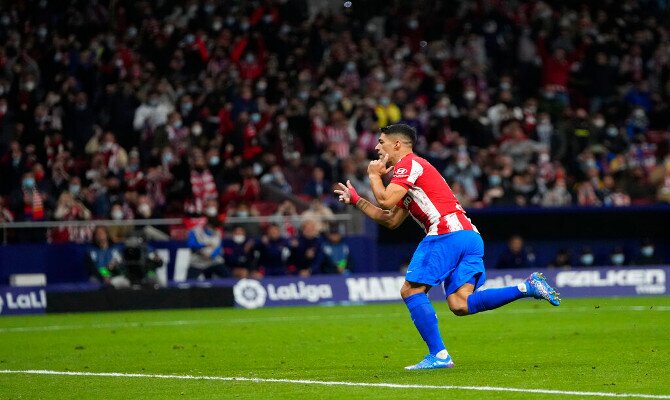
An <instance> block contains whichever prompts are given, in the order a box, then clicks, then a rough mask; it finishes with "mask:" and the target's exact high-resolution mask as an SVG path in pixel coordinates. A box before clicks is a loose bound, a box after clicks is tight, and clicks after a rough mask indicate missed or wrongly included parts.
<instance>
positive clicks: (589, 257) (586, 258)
mask: <svg viewBox="0 0 670 400" xmlns="http://www.w3.org/2000/svg"><path fill="white" fill-rule="evenodd" d="M581 262H582V264H584V265H591V264H593V254H584V255H582V257H581Z"/></svg>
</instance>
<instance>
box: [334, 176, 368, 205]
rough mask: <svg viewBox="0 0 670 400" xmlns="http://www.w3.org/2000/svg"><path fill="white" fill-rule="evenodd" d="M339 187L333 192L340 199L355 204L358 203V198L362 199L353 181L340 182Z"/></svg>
mask: <svg viewBox="0 0 670 400" xmlns="http://www.w3.org/2000/svg"><path fill="white" fill-rule="evenodd" d="M337 185H338V189H335V190H334V191H333V192H335V194H336V195H337V196H338V200H339V201H340V202H341V203H344V204H353V205H356V203H358V200H360V199H361V196H359V195H358V193H356V189H355V188H354V186H353V185H352V184H351V181H347V184H346V185H345V184H344V183H342V182H338V183H337Z"/></svg>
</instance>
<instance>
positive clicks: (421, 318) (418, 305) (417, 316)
mask: <svg viewBox="0 0 670 400" xmlns="http://www.w3.org/2000/svg"><path fill="white" fill-rule="evenodd" d="M404 300H405V305H407V308H408V309H409V314H410V315H411V316H412V321H414V325H415V326H416V329H417V330H418V331H419V333H420V334H421V337H422V338H423V341H424V342H426V344H427V345H428V351H430V354H432V355H436V354H437V353H439V352H440V351H442V350H445V349H446V347H444V342H443V341H442V336H440V329H439V328H438V326H437V315H436V314H435V309H434V308H433V305H432V304H430V300H428V296H426V294H425V293H417V294H413V295H411V296H409V297H407V298H406V299H404Z"/></svg>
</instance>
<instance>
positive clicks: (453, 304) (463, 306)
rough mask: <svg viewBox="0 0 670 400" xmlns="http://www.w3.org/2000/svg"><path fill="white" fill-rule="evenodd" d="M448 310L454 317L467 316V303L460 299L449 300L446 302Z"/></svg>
mask: <svg viewBox="0 0 670 400" xmlns="http://www.w3.org/2000/svg"><path fill="white" fill-rule="evenodd" d="M447 303H448V304H449V309H450V310H451V312H452V313H454V315H456V316H459V317H462V316H465V315H468V302H467V300H466V299H462V298H460V297H456V298H451V299H449V300H448V301H447Z"/></svg>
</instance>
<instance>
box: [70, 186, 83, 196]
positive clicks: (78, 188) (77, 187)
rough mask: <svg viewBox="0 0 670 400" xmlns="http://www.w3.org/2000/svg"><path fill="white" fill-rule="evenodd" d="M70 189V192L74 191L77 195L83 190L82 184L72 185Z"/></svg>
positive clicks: (74, 194)
mask: <svg viewBox="0 0 670 400" xmlns="http://www.w3.org/2000/svg"><path fill="white" fill-rule="evenodd" d="M69 190H70V193H72V195H73V196H76V195H78V194H79V192H80V191H81V186H80V185H70V189H69Z"/></svg>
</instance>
